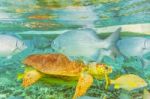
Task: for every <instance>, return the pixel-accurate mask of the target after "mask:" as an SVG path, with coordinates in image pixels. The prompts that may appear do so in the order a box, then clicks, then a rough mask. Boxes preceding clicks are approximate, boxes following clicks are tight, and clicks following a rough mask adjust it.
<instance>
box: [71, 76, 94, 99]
mask: <svg viewBox="0 0 150 99" xmlns="http://www.w3.org/2000/svg"><path fill="white" fill-rule="evenodd" d="M92 83H93V77H92V76H91V75H90V74H88V73H82V74H81V75H80V77H79V80H78V83H77V86H76V91H75V94H74V96H73V99H76V98H78V97H80V96H82V95H83V94H85V93H86V91H87V89H88V88H89V87H90V86H91V85H92Z"/></svg>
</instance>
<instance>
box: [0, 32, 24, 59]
mask: <svg viewBox="0 0 150 99" xmlns="http://www.w3.org/2000/svg"><path fill="white" fill-rule="evenodd" d="M26 48H27V46H26V45H25V44H24V42H23V41H21V40H20V39H18V38H16V37H14V36H11V35H6V34H0V57H7V58H11V56H12V55H14V54H17V53H19V52H21V51H23V50H24V49H26Z"/></svg>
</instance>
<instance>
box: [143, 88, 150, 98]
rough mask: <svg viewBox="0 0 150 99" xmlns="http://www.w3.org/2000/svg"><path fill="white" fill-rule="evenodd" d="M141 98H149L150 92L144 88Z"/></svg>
mask: <svg viewBox="0 0 150 99" xmlns="http://www.w3.org/2000/svg"><path fill="white" fill-rule="evenodd" d="M143 99H150V92H149V91H148V90H146V89H144V94H143Z"/></svg>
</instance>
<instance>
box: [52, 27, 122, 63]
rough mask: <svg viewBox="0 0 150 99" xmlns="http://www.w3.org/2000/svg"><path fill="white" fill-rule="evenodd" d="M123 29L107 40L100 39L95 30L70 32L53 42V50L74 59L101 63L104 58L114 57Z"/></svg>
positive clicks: (87, 29) (119, 29)
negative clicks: (116, 44)
mask: <svg viewBox="0 0 150 99" xmlns="http://www.w3.org/2000/svg"><path fill="white" fill-rule="evenodd" d="M120 31H121V28H118V29H117V30H116V31H115V32H114V33H112V34H111V35H110V36H109V37H107V38H106V39H100V38H99V37H98V35H97V34H96V32H95V31H94V30H93V29H89V28H85V29H78V30H73V31H68V32H65V33H63V34H62V35H60V36H58V37H57V38H56V39H54V40H53V41H52V44H51V46H52V48H53V49H54V50H55V51H57V52H60V53H63V54H65V55H66V56H68V57H69V58H70V59H71V58H72V57H77V58H81V59H84V60H86V61H87V63H88V62H89V61H96V62H101V61H102V59H103V57H104V56H110V57H113V54H114V52H116V51H114V48H115V43H116V41H117V40H118V39H119V33H120Z"/></svg>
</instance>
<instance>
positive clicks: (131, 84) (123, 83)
mask: <svg viewBox="0 0 150 99" xmlns="http://www.w3.org/2000/svg"><path fill="white" fill-rule="evenodd" d="M110 84H114V88H115V89H119V88H122V89H125V90H128V91H131V90H134V89H137V88H142V87H145V86H147V83H146V82H145V81H144V80H143V79H142V78H141V77H139V76H137V75H134V74H125V75H122V76H120V77H118V78H117V79H115V80H110Z"/></svg>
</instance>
